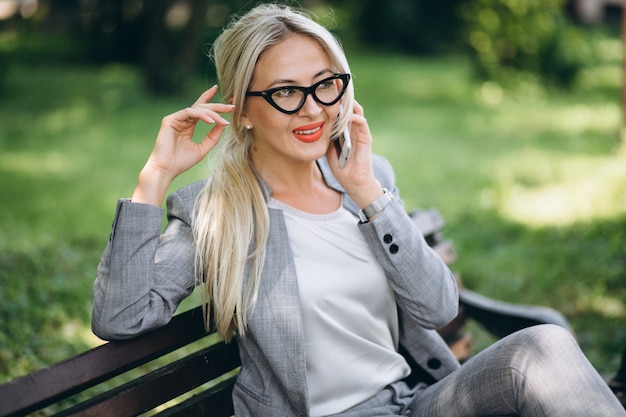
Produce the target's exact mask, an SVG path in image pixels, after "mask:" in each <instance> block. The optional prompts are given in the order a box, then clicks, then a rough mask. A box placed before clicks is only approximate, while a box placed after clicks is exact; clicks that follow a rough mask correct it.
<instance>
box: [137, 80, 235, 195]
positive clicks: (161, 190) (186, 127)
mask: <svg viewBox="0 0 626 417" xmlns="http://www.w3.org/2000/svg"><path fill="white" fill-rule="evenodd" d="M216 93H217V86H213V87H211V88H210V89H208V90H207V91H205V92H204V93H203V94H202V95H201V96H200V97H199V98H198V100H197V101H196V102H195V103H194V104H193V106H191V107H187V108H186V109H183V110H179V111H177V112H176V113H173V114H170V115H168V116H166V117H164V118H163V120H162V122H161V128H160V130H159V133H158V135H157V139H156V143H155V145H154V149H153V150H152V153H151V154H150V157H149V158H148V161H147V162H146V165H145V166H144V167H143V169H142V170H141V173H140V174H139V180H138V181H137V186H136V187H135V191H134V193H133V196H132V199H131V201H133V202H136V203H145V204H152V205H155V206H159V207H160V206H161V205H162V204H163V200H164V199H165V195H166V193H167V190H168V188H169V186H170V184H171V183H172V181H173V180H174V178H176V177H177V176H178V175H180V174H182V173H183V172H185V171H187V170H188V169H190V168H192V167H193V166H194V165H196V164H197V163H198V162H200V161H201V160H202V159H204V157H205V156H206V155H207V154H208V153H209V151H211V149H213V148H214V147H215V145H217V143H218V142H219V139H220V136H221V135H222V132H224V129H225V128H226V126H228V125H229V123H228V121H227V120H226V119H224V118H223V117H222V116H221V115H220V113H230V112H232V111H233V110H234V106H232V105H229V104H223V103H211V102H210V101H211V100H212V99H213V97H214V96H215V94H216ZM200 120H201V121H203V122H204V123H206V124H215V126H213V127H212V128H211V130H210V131H209V133H207V135H206V136H205V137H204V139H203V140H202V141H201V142H199V143H196V142H194V140H193V133H194V130H195V127H196V124H197V123H198V121H200Z"/></svg>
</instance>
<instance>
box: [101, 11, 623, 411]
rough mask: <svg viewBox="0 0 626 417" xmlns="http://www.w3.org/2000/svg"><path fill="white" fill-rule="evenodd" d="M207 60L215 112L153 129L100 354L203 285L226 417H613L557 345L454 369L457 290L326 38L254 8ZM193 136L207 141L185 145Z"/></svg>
mask: <svg viewBox="0 0 626 417" xmlns="http://www.w3.org/2000/svg"><path fill="white" fill-rule="evenodd" d="M213 52H214V56H213V58H214V61H215V65H216V68H217V74H218V79H219V81H220V85H221V89H222V90H221V91H222V93H223V96H224V99H225V101H226V102H227V103H229V104H221V103H213V102H211V100H212V99H213V98H214V96H215V94H216V92H217V87H213V88H211V89H209V90H208V91H206V92H205V93H204V94H202V95H201V96H200V98H199V99H198V101H196V103H195V104H194V105H193V106H191V107H189V108H186V109H183V110H180V111H178V112H176V113H173V114H171V115H169V116H167V117H165V118H164V119H163V122H162V125H161V129H160V131H159V134H158V136H157V140H156V144H155V147H154V150H153V151H152V153H151V155H150V158H149V159H148V161H147V163H146V165H145V167H144V168H143V170H142V171H141V173H140V175H139V179H138V182H137V186H136V188H135V191H134V193H133V196H132V199H131V200H130V201H129V200H121V201H120V202H119V203H118V207H117V212H116V216H115V221H114V225H113V231H112V234H111V238H110V240H109V244H108V245H107V248H106V249H105V252H104V254H103V256H102V260H101V263H100V265H99V268H98V277H97V279H96V282H95V285H94V307H93V329H94V332H95V333H96V334H97V335H98V336H100V337H102V338H105V339H119V338H127V337H132V336H135V335H137V334H139V333H142V332H145V331H147V330H150V329H153V328H155V327H158V326H161V325H164V324H165V323H167V322H168V321H169V320H170V318H171V316H172V314H173V313H174V311H175V309H176V307H177V306H178V304H179V303H180V301H181V300H182V299H183V298H185V297H186V296H188V295H189V294H190V293H191V291H192V290H193V288H194V286H195V285H196V284H201V285H204V286H205V296H206V300H207V302H208V303H209V304H210V306H211V310H212V311H213V319H214V321H215V326H216V328H217V330H218V331H219V333H220V334H221V335H222V337H224V339H226V340H230V339H231V338H233V337H234V336H235V335H236V336H237V337H236V340H237V343H239V347H240V354H241V361H242V368H241V372H240V374H239V375H238V379H237V383H236V386H235V388H234V392H233V401H234V405H235V413H236V415H237V416H238V417H244V416H271V417H276V416H304V415H311V416H323V415H342V416H379V415H398V416H399V415H407V416H409V415H414V416H429V417H432V416H455V415H459V416H461V415H468V416H469V415H529V416H530V415H532V416H535V415H551V416H557V415H563V416H565V415H567V416H570V417H571V416H573V415H581V416H582V415H584V416H587V417H588V416H593V415H602V416H607V415H624V412H623V410H621V409H619V404H618V403H617V402H616V400H615V398H613V397H612V396H611V393H610V391H609V390H608V387H607V386H606V384H604V383H603V381H602V380H601V378H600V377H599V376H598V375H597V373H596V372H595V371H594V370H593V368H592V367H591V365H590V364H589V363H588V362H587V361H586V359H585V358H584V356H583V355H582V353H581V352H580V350H579V349H578V348H577V346H576V344H575V342H574V341H573V339H572V338H571V336H569V335H568V334H567V333H566V332H564V331H562V330H561V329H559V328H557V327H552V326H544V327H538V328H536V329H533V330H530V331H526V332H522V333H519V334H517V335H515V336H513V337H511V338H509V339H505V340H504V341H502V342H499V343H498V344H496V345H495V346H494V347H492V348H491V352H487V353H484V354H482V355H479V356H478V357H476V358H475V359H474V360H472V361H471V362H470V363H469V364H467V365H464V366H463V367H462V368H461V367H459V364H458V363H457V362H456V361H455V359H454V357H453V356H452V355H451V353H450V351H449V350H448V349H447V347H446V345H445V343H443V341H442V340H441V338H439V337H438V335H437V334H436V332H435V331H434V330H433V329H436V328H439V327H441V326H443V325H444V324H446V323H447V322H449V321H450V320H451V319H452V318H454V317H455V315H456V312H457V305H458V295H457V289H456V285H455V281H454V277H453V276H452V274H451V273H450V272H449V270H448V269H447V267H446V266H445V264H444V263H443V262H442V261H441V260H440V259H439V258H438V256H437V255H436V254H434V252H432V251H431V250H430V249H429V248H428V246H427V245H426V243H425V242H424V239H423V237H422V236H421V235H420V234H419V232H417V231H416V230H415V228H414V227H413V226H412V223H411V221H410V219H409V218H408V216H407V215H406V213H405V210H404V208H403V205H402V202H401V200H400V198H399V195H398V190H397V189H396V187H395V181H394V175H393V171H392V169H391V167H390V166H389V164H388V163H387V162H386V161H385V160H384V159H382V158H380V157H376V156H372V154H371V143H372V138H371V135H370V132H369V128H368V125H367V121H366V119H365V118H364V116H363V109H362V108H361V106H360V105H359V104H358V103H356V102H355V101H354V98H353V88H352V82H351V80H350V70H349V66H348V63H347V61H346V58H345V56H344V54H343V52H342V50H341V48H340V46H339V44H338V42H337V41H336V40H335V39H334V38H333V37H332V36H331V34H330V33H329V32H328V31H327V30H326V29H324V28H322V27H321V26H319V25H318V24H316V23H314V22H313V21H312V20H310V19H308V18H307V17H305V16H304V15H302V14H300V13H297V12H295V11H293V10H291V9H289V8H283V7H280V6H275V5H264V6H258V7H256V8H255V9H253V10H252V11H251V12H249V13H248V14H247V15H245V16H244V17H242V18H241V19H240V20H238V21H236V22H233V23H232V24H231V26H230V27H229V28H228V29H226V30H225V31H224V32H223V33H222V35H220V37H219V38H218V39H217V41H216V42H215V44H214V46H213ZM223 114H230V115H231V119H232V120H231V126H230V129H228V130H226V127H227V126H228V125H229V122H228V121H227V120H226V119H225V118H224V117H223V116H222V115H223ZM199 122H203V123H206V124H214V127H213V128H212V129H211V130H210V132H209V133H208V134H207V135H206V137H205V138H204V140H202V141H201V142H200V143H198V144H196V143H194V142H193V141H192V134H193V132H194V129H195V127H196V125H197V124H198V123H199ZM346 128H347V129H349V135H350V136H351V138H352V151H351V153H350V155H349V157H348V159H347V162H346V163H345V166H343V167H340V164H339V161H338V151H337V149H336V148H335V146H334V141H333V138H335V137H337V136H338V135H339V134H340V132H343V131H344V129H346ZM221 136H224V137H223V139H221V140H223V141H224V142H225V143H224V144H223V152H222V155H221V158H220V160H219V162H218V163H217V165H216V166H215V167H214V170H213V174H212V175H211V177H210V178H209V179H208V180H207V181H206V182H201V183H195V184H191V185H189V186H187V187H184V188H183V189H181V190H179V191H177V192H175V193H174V194H172V195H171V196H170V197H169V198H168V200H167V207H168V209H167V214H168V226H167V228H166V230H165V231H164V232H163V233H162V234H161V231H160V227H161V219H162V210H161V209H160V206H161V205H162V203H163V200H164V198H165V194H166V191H167V188H168V187H169V185H170V184H171V182H172V180H173V179H174V178H175V177H176V176H177V175H179V174H180V173H182V172H184V171H186V170H187V169H189V168H191V167H192V166H194V165H195V164H196V163H198V162H199V161H201V160H202V159H203V158H204V157H205V156H206V155H207V153H208V152H209V151H211V150H212V149H213V148H214V147H215V145H216V144H217V143H218V141H219V140H220V137H221ZM206 316H207V317H206V320H207V322H208V321H209V320H210V318H209V314H208V309H207V315H206ZM401 346H402V349H401ZM400 350H402V351H403V353H405V355H406V357H405V356H403V355H401V354H400V353H399V351H400ZM409 362H411V363H413V362H414V368H415V370H414V371H413V373H412V370H411V367H410V365H409ZM417 373H420V374H422V375H426V374H428V378H422V381H417V380H416V378H415V375H416V374H417ZM411 375H412V376H413V378H410V376H411ZM571 378H573V380H572V379H571ZM426 379H429V380H430V381H428V384H429V385H428V384H427V383H426ZM433 381H438V382H433ZM566 381H567V383H566ZM570 381H572V382H571V383H570ZM564 385H567V386H564ZM570 406H574V407H576V408H574V409H572V408H571V407H570Z"/></svg>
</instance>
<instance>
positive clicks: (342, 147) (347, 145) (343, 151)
mask: <svg viewBox="0 0 626 417" xmlns="http://www.w3.org/2000/svg"><path fill="white" fill-rule="evenodd" d="M334 141H335V149H337V155H339V167H340V168H343V167H344V166H346V161H347V160H348V156H349V155H350V150H352V142H351V141H350V129H349V128H348V127H346V128H345V129H343V130H342V131H341V133H340V134H339V136H337V137H336V138H335V139H334Z"/></svg>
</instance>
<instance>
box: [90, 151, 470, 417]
mask: <svg viewBox="0 0 626 417" xmlns="http://www.w3.org/2000/svg"><path fill="white" fill-rule="evenodd" d="M318 165H319V167H320V170H321V172H322V174H323V175H324V178H325V180H326V182H327V184H328V185H329V186H330V187H332V188H334V189H336V190H338V191H340V192H342V193H344V200H343V201H344V206H345V208H346V209H348V210H350V211H351V212H353V213H357V212H358V209H359V208H358V207H357V206H356V204H355V203H354V201H352V200H351V199H350V198H349V196H348V195H347V194H345V190H343V188H342V187H341V185H340V184H339V182H338V181H337V180H336V179H335V178H334V177H333V175H332V173H331V171H330V168H329V167H328V163H327V161H326V160H325V159H321V160H320V161H318ZM374 173H375V175H376V177H377V179H378V180H379V181H380V182H381V183H382V185H383V186H384V187H385V188H387V189H388V190H389V191H390V192H391V193H392V194H393V195H394V196H395V197H396V198H394V199H393V200H392V201H391V202H390V203H389V204H388V205H387V207H386V208H385V210H384V211H383V212H382V213H381V214H380V215H379V216H378V217H377V218H376V220H375V221H373V222H369V223H363V224H359V228H360V230H361V231H362V233H363V236H364V238H365V239H366V241H367V242H368V243H369V245H370V247H371V248H372V251H373V253H374V255H375V256H376V258H377V259H378V261H379V262H380V264H381V265H382V267H383V268H384V270H385V272H386V275H387V278H388V280H389V283H390V285H391V287H392V288H393V290H394V292H395V295H396V302H397V305H398V311H399V314H400V317H401V332H400V343H401V345H402V346H403V347H404V348H405V349H406V351H407V353H408V356H410V359H409V360H411V359H412V360H413V361H414V362H415V363H417V365H419V366H420V367H421V368H422V369H423V370H426V371H427V372H428V373H429V374H430V375H431V376H432V377H434V378H435V379H441V378H443V377H444V376H446V375H447V374H449V373H450V372H452V371H453V370H455V369H456V368H458V367H459V364H458V362H457V361H456V359H455V358H454V356H453V355H452V353H451V352H450V350H449V349H448V347H447V346H446V344H445V343H444V341H443V340H442V339H441V337H440V336H439V335H438V334H437V332H436V331H435V330H434V329H437V328H439V327H441V326H443V325H445V324H447V323H448V322H449V321H450V320H452V319H453V318H454V317H455V316H456V313H457V307H458V293H457V287H456V283H455V279H454V276H453V275H452V273H451V272H450V271H449V269H448V268H447V266H446V265H445V264H444V263H443V262H442V261H441V259H440V258H439V257H438V255H436V254H435V253H434V252H433V251H432V250H431V249H430V248H429V247H428V245H427V244H426V243H425V241H424V238H423V237H422V236H421V234H420V233H419V232H418V231H417V229H416V228H415V227H414V225H413V223H412V222H411V220H410V218H409V217H408V215H407V214H406V211H405V209H404V206H403V203H402V201H401V200H400V198H399V195H398V190H397V189H396V186H395V177H394V174H393V170H392V169H391V166H390V165H389V163H388V162H387V161H386V160H384V159H383V158H382V157H378V156H375V157H374ZM260 183H261V186H262V188H263V189H264V191H265V195H266V197H267V198H269V196H270V195H271V190H270V189H269V187H268V186H267V184H265V183H263V182H262V181H260ZM202 187H203V182H198V183H194V184H190V185H188V186H186V187H184V188H182V189H180V190H178V191H177V192H175V193H173V194H172V195H170V197H168V200H167V216H168V224H167V227H166V229H165V231H164V232H163V233H161V224H162V216H163V211H162V209H160V208H157V207H153V206H149V205H143V204H132V203H129V202H128V201H127V200H120V201H119V202H118V205H117V209H116V214H115V219H114V222H113V228H112V232H111V237H110V239H109V242H108V244H107V246H106V249H105V251H104V253H103V255H102V259H101V261H100V264H99V266H98V276H97V278H96V280H95V283H94V303H93V315H92V329H93V331H94V333H95V334H96V335H98V336H99V337H101V338H103V339H106V340H111V339H124V338H129V337H133V336H136V335H138V334H140V333H143V332H145V331H148V330H151V329H154V328H156V327H159V326H162V325H164V324H166V323H167V322H169V320H170V319H171V317H172V315H173V314H174V312H175V310H176V308H177V306H178V304H179V303H180V301H181V300H182V299H184V298H185V297H187V296H188V295H189V294H190V293H191V292H192V291H193V287H194V282H195V280H194V273H193V265H194V244H193V238H192V234H191V229H190V224H191V214H192V210H193V204H194V201H195V199H196V196H197V195H198V193H199V192H200V190H201V189H202ZM269 215H270V235H269V240H268V243H267V245H268V246H267V259H266V261H265V269H264V270H263V274H262V279H261V283H260V288H259V296H258V300H257V302H256V305H255V307H254V309H253V311H252V312H251V313H250V315H249V318H248V320H249V327H248V329H247V330H248V332H247V333H246V337H245V338H239V339H238V340H237V343H238V344H239V351H240V355H241V363H242V367H241V372H240V373H239V375H238V378H237V383H236V385H235V388H234V391H233V401H234V405H235V414H236V415H237V416H238V417H246V416H255V417H258V416H267V417H278V416H285V417H287V416H289V417H293V416H306V415H308V413H309V398H308V392H307V383H306V365H305V353H304V335H303V329H302V318H301V313H300V305H299V297H298V288H297V278H296V271H295V264H294V260H293V257H292V254H291V249H290V247H289V244H288V237H287V230H286V227H285V223H284V218H283V215H282V212H281V211H280V210H276V209H269Z"/></svg>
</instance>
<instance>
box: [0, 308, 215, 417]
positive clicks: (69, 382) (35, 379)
mask: <svg viewBox="0 0 626 417" xmlns="http://www.w3.org/2000/svg"><path fill="white" fill-rule="evenodd" d="M203 322H204V320H203V316H202V307H196V308H194V309H192V310H189V311H187V312H185V313H182V314H179V315H177V316H175V317H174V318H173V319H172V321H171V322H170V323H169V324H167V325H166V326H164V327H162V328H160V329H158V330H155V331H152V332H149V333H146V334H143V335H141V336H139V337H137V338H134V339H131V340H122V341H115V342H110V343H107V344H104V345H102V346H98V347H96V348H94V349H91V350H89V351H87V352H85V353H82V354H80V355H78V356H76V357H73V358H70V359H68V360H65V361H62V362H59V363H57V364H55V365H52V366H49V367H47V368H43V369H40V370H38V371H35V372H32V373H31V374H28V375H26V376H23V377H20V378H17V379H15V380H13V381H10V382H8V383H6V384H3V385H0V398H10V399H11V401H0V416H6V417H10V416H20V415H26V414H28V413H30V412H32V411H34V410H38V409H40V408H43V407H46V406H48V405H50V404H54V403H56V402H58V401H59V400H60V399H64V398H67V397H69V396H71V395H73V394H75V393H78V392H81V391H83V390H85V389H87V388H90V387H93V386H95V385H97V384H99V383H101V382H102V381H106V380H107V379H110V378H112V377H114V376H117V375H120V374H121V373H123V372H126V371H127V370H129V369H133V368H135V367H137V366H139V365H142V364H144V363H147V362H149V361H151V360H153V359H155V358H158V357H160V356H163V355H164V354H166V353H169V352H172V351H174V350H176V349H178V348H180V347H182V346H185V345H187V344H189V343H191V342H193V341H195V340H198V339H200V338H201V337H204V336H206V335H207V332H205V330H204V325H203Z"/></svg>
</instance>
